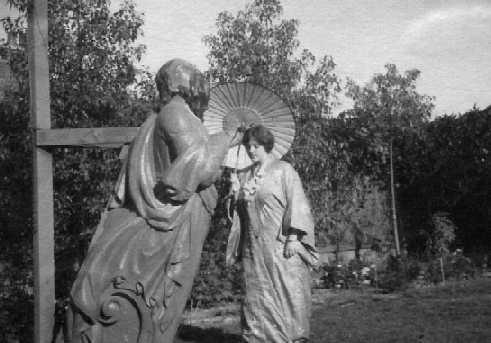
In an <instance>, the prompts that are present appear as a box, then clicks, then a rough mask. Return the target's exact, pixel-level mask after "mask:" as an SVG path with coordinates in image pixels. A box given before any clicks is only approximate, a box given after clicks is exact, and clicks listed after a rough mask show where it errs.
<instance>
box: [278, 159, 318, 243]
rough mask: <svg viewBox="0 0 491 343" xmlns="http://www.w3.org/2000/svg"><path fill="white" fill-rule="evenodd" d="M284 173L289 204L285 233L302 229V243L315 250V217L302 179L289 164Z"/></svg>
mask: <svg viewBox="0 0 491 343" xmlns="http://www.w3.org/2000/svg"><path fill="white" fill-rule="evenodd" d="M283 175H284V183H283V185H284V188H285V195H286V204H287V208H286V212H285V217H284V222H283V227H284V234H288V230H289V229H290V228H292V229H295V230H298V231H300V232H301V233H302V235H301V237H300V238H301V241H302V243H303V244H304V245H308V246H309V248H310V249H312V250H315V240H314V219H313V217H312V213H311V210H310V205H309V201H308V199H307V197H306V195H305V192H304V190H303V187H302V181H301V180H300V177H299V175H298V173H297V172H296V171H295V169H293V167H292V166H291V165H289V164H288V165H287V167H286V168H285V170H284V174H283Z"/></svg>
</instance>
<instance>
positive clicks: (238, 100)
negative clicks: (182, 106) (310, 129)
mask: <svg viewBox="0 0 491 343" xmlns="http://www.w3.org/2000/svg"><path fill="white" fill-rule="evenodd" d="M203 124H204V125H205V127H206V128H207V129H208V132H209V133H210V134H214V133H217V132H221V131H225V132H227V133H229V134H232V135H233V134H234V133H235V131H236V130H237V128H238V127H240V126H244V127H246V128H249V127H251V126H254V125H263V126H265V127H266V128H268V129H269V130H270V131H271V133H272V134H273V136H274V139H275V142H274V147H273V150H272V153H273V155H274V156H275V157H276V158H281V157H282V156H283V155H284V154H286V152H287V151H288V149H290V146H291V144H292V142H293V139H294V137H295V122H294V120H293V115H292V112H291V110H290V108H289V107H288V105H287V104H286V103H285V102H284V101H283V100H282V99H281V98H280V97H278V96H277V95H276V94H274V93H273V92H271V91H270V90H268V89H266V88H264V87H262V86H258V85H254V84H251V83H246V82H237V83H226V84H223V85H219V86H216V87H214V88H212V90H211V92H210V101H209V105H208V110H207V111H206V112H205V113H204V116H203ZM223 165H224V166H226V167H229V168H234V169H244V168H247V167H248V166H250V165H252V161H251V160H250V158H249V156H248V155H247V152H246V149H245V147H244V146H243V145H238V146H236V147H233V148H230V149H229V151H228V154H227V157H226V158H225V160H224V163H223Z"/></svg>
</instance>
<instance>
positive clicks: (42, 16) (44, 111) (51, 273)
mask: <svg viewBox="0 0 491 343" xmlns="http://www.w3.org/2000/svg"><path fill="white" fill-rule="evenodd" d="M32 4H33V6H32V8H31V9H30V11H29V18H28V20H29V21H28V23H29V30H28V33H29V82H30V91H31V96H30V106H31V117H32V125H33V127H34V128H36V129H39V128H41V129H47V128H49V127H50V126H51V118H50V99H49V64H48V1H47V0H36V1H33V2H32ZM34 144H35V142H33V145H34ZM33 163H34V165H33V167H34V172H33V186H34V192H33V193H34V194H33V197H34V199H33V200H34V208H33V210H34V237H33V239H34V251H33V253H34V342H35V343H41V342H42V343H47V342H51V340H52V335H53V325H54V313H55V262H54V229H53V226H54V220H53V171H52V168H53V167H52V157H51V154H49V153H48V152H46V151H44V150H42V149H40V148H37V147H36V146H33Z"/></svg>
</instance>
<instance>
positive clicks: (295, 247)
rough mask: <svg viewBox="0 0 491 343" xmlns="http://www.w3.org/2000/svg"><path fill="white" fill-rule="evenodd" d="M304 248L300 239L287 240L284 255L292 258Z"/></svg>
mask: <svg viewBox="0 0 491 343" xmlns="http://www.w3.org/2000/svg"><path fill="white" fill-rule="evenodd" d="M300 249H302V243H300V241H298V240H296V241H288V240H287V241H286V243H285V251H284V255H285V257H286V258H290V257H292V256H294V255H295V254H298V253H299V252H300Z"/></svg>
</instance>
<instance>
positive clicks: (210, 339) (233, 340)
mask: <svg viewBox="0 0 491 343" xmlns="http://www.w3.org/2000/svg"><path fill="white" fill-rule="evenodd" d="M240 342H242V339H241V337H240V335H237V334H233V333H228V332H225V331H224V330H223V329H220V328H206V329H204V328H200V327H196V326H191V325H181V326H180V327H179V331H178V333H177V339H176V340H175V342H174V343H240Z"/></svg>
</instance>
